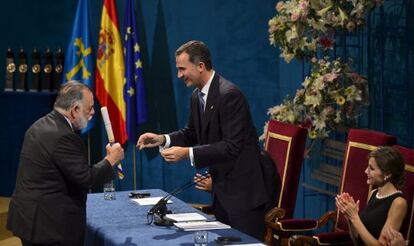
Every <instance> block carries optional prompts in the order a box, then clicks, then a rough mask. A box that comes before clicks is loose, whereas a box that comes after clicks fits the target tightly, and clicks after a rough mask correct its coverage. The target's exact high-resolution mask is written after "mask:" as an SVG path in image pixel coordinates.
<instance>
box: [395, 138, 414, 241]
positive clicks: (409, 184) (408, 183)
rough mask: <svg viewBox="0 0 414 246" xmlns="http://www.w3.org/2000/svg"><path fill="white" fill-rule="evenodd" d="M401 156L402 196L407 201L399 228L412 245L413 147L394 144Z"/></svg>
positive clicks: (413, 215) (413, 211)
mask: <svg viewBox="0 0 414 246" xmlns="http://www.w3.org/2000/svg"><path fill="white" fill-rule="evenodd" d="M394 147H395V148H397V149H398V150H399V151H400V153H401V154H402V156H403V157H404V162H405V174H406V176H405V184H404V187H403V189H402V192H403V195H404V198H405V199H406V200H407V203H408V212H407V215H406V218H405V221H404V224H403V227H402V228H401V232H402V234H403V236H404V238H405V239H406V240H408V241H409V242H410V244H409V245H414V205H413V204H414V149H409V148H406V147H402V146H400V145H394Z"/></svg>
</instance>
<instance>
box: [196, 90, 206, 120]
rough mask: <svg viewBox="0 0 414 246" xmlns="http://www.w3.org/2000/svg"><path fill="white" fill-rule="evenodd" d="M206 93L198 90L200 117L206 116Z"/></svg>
mask: <svg viewBox="0 0 414 246" xmlns="http://www.w3.org/2000/svg"><path fill="white" fill-rule="evenodd" d="M203 96H204V93H203V92H201V90H197V98H198V109H199V110H200V115H202V114H204V105H205V103H204V98H203Z"/></svg>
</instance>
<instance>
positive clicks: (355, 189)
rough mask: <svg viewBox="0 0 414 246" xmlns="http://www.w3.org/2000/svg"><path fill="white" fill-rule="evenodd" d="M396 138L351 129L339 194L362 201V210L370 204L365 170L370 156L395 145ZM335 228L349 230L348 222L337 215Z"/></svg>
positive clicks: (375, 132) (369, 188) (380, 133)
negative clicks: (380, 149)
mask: <svg viewBox="0 0 414 246" xmlns="http://www.w3.org/2000/svg"><path fill="white" fill-rule="evenodd" d="M395 141H396V139H395V137H393V136H390V135H387V134H384V133H382V132H377V131H371V130H362V129H351V130H350V131H349V133H348V140H347V144H346V148H345V156H344V162H343V164H342V178H341V187H340V191H339V194H341V193H342V192H348V193H349V194H350V195H351V196H352V197H353V198H354V199H355V201H357V200H359V201H360V208H359V209H360V210H361V209H362V208H364V207H365V206H366V204H367V202H368V195H369V192H370V191H371V187H369V186H368V185H367V182H366V181H367V176H366V174H365V169H366V168H367V166H368V155H369V153H370V152H371V151H373V150H374V149H376V148H377V147H378V146H385V145H393V144H395ZM337 214H338V215H337V222H336V225H335V228H337V229H341V230H348V226H347V223H346V220H345V218H344V217H343V216H340V215H339V213H337Z"/></svg>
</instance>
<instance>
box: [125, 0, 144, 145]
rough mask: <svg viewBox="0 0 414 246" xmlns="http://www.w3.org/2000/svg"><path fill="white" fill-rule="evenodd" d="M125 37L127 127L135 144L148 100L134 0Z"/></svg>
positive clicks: (129, 1)
mask: <svg viewBox="0 0 414 246" xmlns="http://www.w3.org/2000/svg"><path fill="white" fill-rule="evenodd" d="M124 37H125V40H124V55H125V81H126V83H125V87H124V99H125V103H126V129H127V133H128V140H129V141H130V142H131V143H132V144H135V143H136V142H137V134H138V125H139V124H142V123H144V122H146V121H147V102H146V96H145V89H144V80H143V77H142V60H141V59H140V52H141V48H140V46H139V42H138V31H137V28H136V22H135V14H134V4H133V1H132V0H127V4H126V7H125V20H124Z"/></svg>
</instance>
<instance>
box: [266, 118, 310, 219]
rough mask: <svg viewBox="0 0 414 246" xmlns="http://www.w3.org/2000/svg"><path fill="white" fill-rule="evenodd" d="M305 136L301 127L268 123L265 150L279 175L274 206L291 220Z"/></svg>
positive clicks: (304, 131) (281, 123)
mask: <svg viewBox="0 0 414 246" xmlns="http://www.w3.org/2000/svg"><path fill="white" fill-rule="evenodd" d="M306 136H307V130H306V129H305V128H303V127H299V126H296V125H291V124H287V123H283V122H279V121H275V120H271V121H270V122H269V126H268V131H267V133H266V143H265V149H266V151H267V152H268V154H269V155H270V156H271V158H272V159H273V161H274V162H275V165H276V166H277V170H278V172H279V175H280V180H281V185H280V192H277V194H275V195H276V196H277V197H276V206H277V207H280V208H283V209H285V218H292V216H293V212H294V209H295V203H296V194H297V190H298V185H299V178H300V171H301V169H302V163H303V158H304V151H305V143H306Z"/></svg>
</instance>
